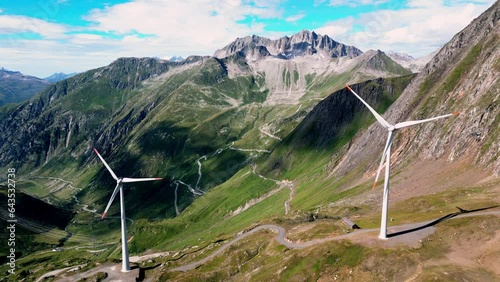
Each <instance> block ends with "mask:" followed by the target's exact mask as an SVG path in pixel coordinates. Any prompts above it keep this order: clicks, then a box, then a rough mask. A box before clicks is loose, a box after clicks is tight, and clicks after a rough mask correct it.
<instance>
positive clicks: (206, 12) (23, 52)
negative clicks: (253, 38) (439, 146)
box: [0, 0, 495, 78]
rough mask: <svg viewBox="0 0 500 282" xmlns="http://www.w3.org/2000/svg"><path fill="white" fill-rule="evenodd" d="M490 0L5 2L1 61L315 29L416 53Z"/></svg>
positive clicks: (82, 57) (175, 50)
mask: <svg viewBox="0 0 500 282" xmlns="http://www.w3.org/2000/svg"><path fill="white" fill-rule="evenodd" d="M494 2H495V1H494V0H478V1H464V0H406V1H395V0H129V1H125V0H105V1H97V0H16V1H13V0H5V1H0V67H4V68H6V69H9V70H16V71H21V72H22V73H24V74H29V75H35V76H38V77H42V78H43V77H47V76H49V75H51V74H53V73H55V72H65V73H71V72H83V71H86V70H89V69H94V68H98V67H101V66H105V65H108V64H110V63H111V62H113V61H114V60H115V59H117V58H119V57H158V58H162V59H168V58H170V57H172V56H183V57H187V56H189V55H213V54H214V52H215V51H216V50H217V49H220V48H223V47H224V46H225V45H227V44H229V43H230V42H231V41H233V40H234V39H236V38H237V37H244V36H248V35H252V34H256V35H259V36H263V37H268V38H272V39H276V38H279V37H282V36H286V35H292V34H294V33H297V32H299V31H301V30H304V29H307V30H312V31H315V32H316V33H318V34H321V35H328V36H330V37H332V38H333V39H334V40H336V41H338V42H341V43H344V44H347V45H353V46H356V47H357V48H359V49H361V50H362V51H367V50H369V49H380V50H382V51H386V52H388V51H397V52H405V53H408V54H410V55H412V56H413V57H421V56H425V55H427V54H429V53H431V52H433V51H435V50H437V49H439V48H440V47H441V46H442V45H444V44H445V43H446V42H448V41H449V40H450V39H451V38H452V37H453V35H454V34H456V33H457V32H459V31H460V30H462V29H463V28H464V27H466V26H467V25H468V24H469V23H470V22H471V21H472V20H473V19H474V18H476V17H477V16H479V15H480V14H481V13H482V12H484V11H485V10H486V9H488V8H489V7H490V6H491V5H493V3H494Z"/></svg>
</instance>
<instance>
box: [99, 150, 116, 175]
mask: <svg viewBox="0 0 500 282" xmlns="http://www.w3.org/2000/svg"><path fill="white" fill-rule="evenodd" d="M94 152H95V153H96V154H97V156H98V157H99V159H101V161H102V162H103V163H104V166H105V167H106V168H107V169H108V171H109V173H111V176H113V178H114V179H115V180H118V177H117V176H116V174H115V173H114V172H113V170H112V169H111V168H110V167H109V165H108V163H107V162H106V161H105V160H104V159H103V158H102V157H101V154H99V152H97V149H96V148H94Z"/></svg>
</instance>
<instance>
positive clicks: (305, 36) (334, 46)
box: [214, 30, 363, 59]
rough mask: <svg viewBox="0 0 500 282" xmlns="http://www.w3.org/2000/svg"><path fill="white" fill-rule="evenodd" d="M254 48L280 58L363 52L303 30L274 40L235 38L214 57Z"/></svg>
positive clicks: (325, 36)
mask: <svg viewBox="0 0 500 282" xmlns="http://www.w3.org/2000/svg"><path fill="white" fill-rule="evenodd" d="M255 48H265V49H267V51H268V54H266V56H270V55H272V56H276V57H279V58H281V59H291V58H295V57H298V56H305V55H312V54H316V53H321V54H323V55H324V56H326V57H330V58H339V57H349V58H354V57H357V56H359V55H361V54H362V53H363V52H361V50H359V49H357V48H356V47H353V46H348V45H344V44H342V43H338V42H336V41H335V40H333V39H331V38H330V37H328V35H323V36H322V35H319V34H316V33H315V32H311V31H308V30H303V31H301V32H299V33H296V34H294V35H292V36H291V37H288V36H285V37H281V38H279V39H276V40H271V39H268V38H264V37H260V36H256V35H253V36H247V37H244V38H237V39H236V40H235V41H233V42H231V43H230V44H229V45H227V46H226V47H224V48H222V49H220V50H217V51H216V52H215V54H214V57H217V58H225V57H228V56H231V55H233V54H234V53H236V52H240V51H242V50H244V49H246V50H248V49H255Z"/></svg>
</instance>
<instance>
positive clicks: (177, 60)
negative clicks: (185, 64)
mask: <svg viewBox="0 0 500 282" xmlns="http://www.w3.org/2000/svg"><path fill="white" fill-rule="evenodd" d="M168 60H169V61H171V62H182V61H184V58H183V57H181V56H172V57H171V58H170V59H168Z"/></svg>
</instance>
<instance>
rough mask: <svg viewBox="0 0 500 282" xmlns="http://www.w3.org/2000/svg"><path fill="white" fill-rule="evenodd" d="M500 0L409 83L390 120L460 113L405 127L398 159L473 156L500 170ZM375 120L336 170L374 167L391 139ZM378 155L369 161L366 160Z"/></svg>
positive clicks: (396, 152)
mask: <svg viewBox="0 0 500 282" xmlns="http://www.w3.org/2000/svg"><path fill="white" fill-rule="evenodd" d="M499 18H500V2H498V1H497V2H496V3H495V4H494V5H493V6H492V7H491V8H490V9H488V10H487V11H485V12H484V13H483V14H482V15H481V16H480V17H478V18H477V19H475V20H474V21H473V22H472V23H471V24H470V25H469V26H467V27H466V28H465V29H464V30H462V31H461V32H459V33H458V34H456V35H455V36H454V37H453V39H452V40H451V41H450V42H449V43H447V44H446V45H445V46H444V47H443V48H442V49H441V50H440V51H439V52H438V53H437V54H436V56H435V57H434V58H433V59H432V60H431V61H430V62H429V63H428V64H427V65H426V66H425V68H424V69H423V70H422V71H421V72H420V74H419V75H418V76H417V77H416V78H415V79H414V80H413V81H412V82H411V83H410V85H409V86H408V87H407V88H406V89H405V91H404V92H403V93H402V94H401V97H400V98H399V99H398V100H397V101H396V102H395V103H394V104H393V105H392V106H391V107H390V108H389V110H388V111H387V112H386V114H385V115H384V118H385V119H386V120H387V121H388V122H390V123H397V122H401V121H405V120H415V119H424V118H430V117H433V116H438V115H443V114H447V113H451V112H461V114H460V115H459V116H458V117H454V118H449V119H446V120H441V121H437V122H430V123H426V124H424V125H421V126H415V127H412V128H408V129H404V130H401V131H400V132H398V133H397V135H396V137H395V144H394V145H393V150H394V155H395V157H394V158H393V162H395V163H396V166H395V168H397V165H398V164H403V163H405V162H406V163H407V161H408V160H411V159H415V158H417V159H428V160H433V159H446V160H448V161H450V162H452V161H455V160H457V159H460V158H469V159H472V163H471V164H470V165H472V166H480V167H482V168H484V169H489V170H491V171H492V172H493V173H495V174H496V175H499V174H500V158H499V152H500V144H499V142H498V136H499V135H498V134H499V133H500V132H499V131H500V129H499V128H500V126H499V117H500V113H499V102H498V101H499V97H500V82H499V77H500V63H499V62H500V24H499ZM386 135H387V133H386V130H385V129H383V128H382V127H380V125H378V124H376V123H375V124H373V125H372V126H370V127H369V128H368V129H367V130H366V131H364V132H362V133H361V134H359V135H358V136H357V137H356V138H355V140H354V142H353V143H352V146H351V147H350V149H349V150H348V152H347V154H345V155H344V157H343V161H342V164H343V165H342V166H337V167H336V168H334V173H335V174H340V175H342V174H344V173H346V172H347V171H349V170H350V169H352V168H354V167H359V166H362V169H363V171H369V170H371V171H373V170H374V169H375V167H376V163H377V161H375V160H376V159H377V158H380V152H381V151H382V149H383V146H384V142H385V140H386ZM367 159H368V160H373V161H371V162H370V161H366V160H367Z"/></svg>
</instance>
